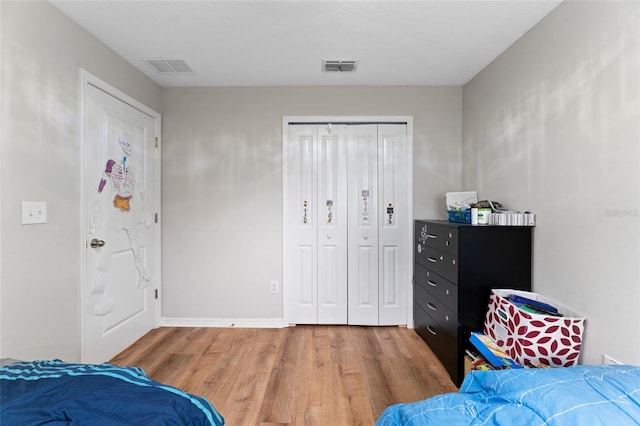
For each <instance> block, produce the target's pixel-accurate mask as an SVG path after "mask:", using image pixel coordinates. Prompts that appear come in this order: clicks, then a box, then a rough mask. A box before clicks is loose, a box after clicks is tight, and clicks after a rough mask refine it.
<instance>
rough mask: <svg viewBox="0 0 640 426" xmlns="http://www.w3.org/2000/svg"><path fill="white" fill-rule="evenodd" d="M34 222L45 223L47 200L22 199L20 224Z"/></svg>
mask: <svg viewBox="0 0 640 426" xmlns="http://www.w3.org/2000/svg"><path fill="white" fill-rule="evenodd" d="M36 223H47V202H46V201H23V202H22V224H23V225H32V224H36Z"/></svg>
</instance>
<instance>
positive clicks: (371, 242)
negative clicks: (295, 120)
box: [348, 124, 379, 325]
mask: <svg viewBox="0 0 640 426" xmlns="http://www.w3.org/2000/svg"><path fill="white" fill-rule="evenodd" d="M377 133H378V130H377V125H375V124H374V125H354V126H350V128H349V145H348V158H349V169H348V191H349V231H348V233H349V268H348V269H349V290H348V293H349V295H348V297H349V324H354V325H378V263H379V262H378V208H377V206H378V159H377V157H378V148H377V146H378V136H377Z"/></svg>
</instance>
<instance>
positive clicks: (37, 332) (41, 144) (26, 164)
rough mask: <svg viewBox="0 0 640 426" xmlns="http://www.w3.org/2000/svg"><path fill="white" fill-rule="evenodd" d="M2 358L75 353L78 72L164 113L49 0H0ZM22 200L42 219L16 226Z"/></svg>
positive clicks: (150, 89)
mask: <svg viewBox="0 0 640 426" xmlns="http://www.w3.org/2000/svg"><path fill="white" fill-rule="evenodd" d="M0 15H1V19H2V21H1V30H2V35H1V43H2V45H1V49H2V69H1V72H2V75H1V80H2V86H1V87H2V90H1V93H2V94H1V96H2V121H1V124H2V125H1V128H2V130H1V131H2V139H1V145H0V149H1V151H0V156H1V158H0V161H1V166H2V167H1V175H0V176H1V177H0V179H1V187H2V191H1V200H0V201H1V206H2V213H1V217H0V219H1V220H0V225H1V228H0V236H1V244H2V251H1V257H0V265H1V269H0V285H1V289H0V295H1V300H0V309H1V313H0V355H1V356H5V357H8V356H10V357H14V358H22V359H33V358H52V357H55V358H62V359H65V360H70V361H77V360H79V358H80V334H79V319H78V318H79V317H78V315H79V303H78V302H79V283H80V282H79V280H80V247H81V243H80V239H81V234H80V226H79V212H80V206H79V203H80V183H79V182H80V151H79V143H78V108H79V102H78V99H79V98H78V96H79V83H78V79H79V68H80V67H82V68H85V69H86V70H87V71H89V72H91V73H92V74H94V75H96V76H98V77H100V78H102V79H104V80H106V81H108V82H109V83H111V84H112V85H114V86H116V87H118V88H119V89H121V90H122V91H124V92H126V93H128V94H129V95H130V96H131V97H133V98H136V99H137V100H139V101H140V102H142V103H144V104H146V105H147V106H149V107H151V108H153V109H155V110H156V111H161V100H162V99H161V90H160V87H159V86H157V85H156V84H155V83H153V82H152V81H150V80H149V79H148V78H147V77H146V76H144V75H143V74H142V73H140V72H139V71H137V70H135V69H134V68H133V67H132V66H131V65H129V64H128V63H126V62H125V61H123V60H122V59H121V58H120V57H119V56H117V55H116V54H115V53H114V52H113V51H111V50H110V49H108V48H107V47H106V46H105V45H104V44H102V43H101V42H99V41H98V40H97V39H95V38H94V37H93V36H91V35H89V34H88V33H87V32H86V31H85V30H83V29H82V28H80V27H79V26H78V25H76V24H75V23H74V22H73V21H71V20H69V19H68V18H66V17H65V16H64V15H62V14H61V13H60V12H59V11H58V10H57V9H56V8H54V7H53V6H51V5H50V4H49V3H47V2H7V1H1V2H0ZM22 201H46V202H47V207H48V222H47V223H46V224H43V225H21V207H22V205H21V203H22Z"/></svg>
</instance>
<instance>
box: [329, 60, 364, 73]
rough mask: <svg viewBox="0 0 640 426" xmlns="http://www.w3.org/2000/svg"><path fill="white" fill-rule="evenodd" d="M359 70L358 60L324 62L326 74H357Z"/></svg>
mask: <svg viewBox="0 0 640 426" xmlns="http://www.w3.org/2000/svg"><path fill="white" fill-rule="evenodd" d="M356 68H358V61H356V60H329V59H323V60H322V71H324V72H355V70H356Z"/></svg>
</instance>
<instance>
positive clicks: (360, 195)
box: [283, 124, 407, 325]
mask: <svg viewBox="0 0 640 426" xmlns="http://www.w3.org/2000/svg"><path fill="white" fill-rule="evenodd" d="M285 155H286V158H285V163H286V170H285V176H284V181H285V184H284V190H285V194H284V199H285V206H284V207H285V223H284V228H285V232H284V234H285V235H284V247H285V250H284V255H285V268H284V276H283V280H284V285H285V286H287V292H286V293H287V295H288V296H287V299H286V300H285V302H284V303H286V304H287V309H288V319H289V322H291V323H295V324H354V325H396V324H406V321H407V319H406V288H407V283H406V280H407V275H406V266H405V265H406V262H405V256H406V253H405V252H406V249H405V245H406V241H405V234H406V226H407V224H406V216H407V215H406V205H407V198H406V197H407V194H406V187H407V182H406V179H407V175H406V125H404V124H350V125H345V124H341V125H314V124H312V125H307V124H300V125H298V124H296V125H293V124H292V125H289V128H288V140H287V146H286V150H285Z"/></svg>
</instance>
